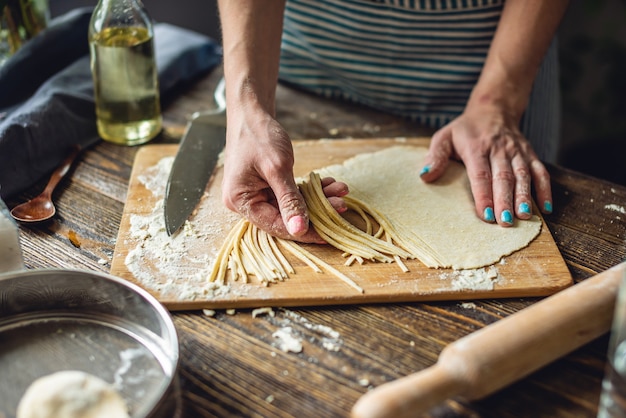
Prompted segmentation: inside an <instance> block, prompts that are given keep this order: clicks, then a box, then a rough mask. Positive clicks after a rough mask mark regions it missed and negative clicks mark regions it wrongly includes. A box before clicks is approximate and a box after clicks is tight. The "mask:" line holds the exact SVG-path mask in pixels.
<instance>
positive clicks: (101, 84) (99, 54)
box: [89, 0, 162, 145]
mask: <svg viewBox="0 0 626 418" xmlns="http://www.w3.org/2000/svg"><path fill="white" fill-rule="evenodd" d="M89 48H90V53H91V73H92V76H93V82H94V98H95V102H96V120H97V125H98V133H99V135H100V136H101V137H102V139H104V140H106V141H109V142H113V143H116V144H121V145H139V144H143V143H146V142H148V141H150V140H151V139H152V138H154V137H155V136H156V135H157V134H158V133H159V132H160V131H161V126H162V119H161V106H160V101H159V82H158V78H157V68H156V62H155V58H154V30H153V26H152V20H151V19H150V16H149V15H148V13H147V11H146V9H145V8H144V6H143V4H142V3H141V1H140V0H99V2H98V4H97V5H96V7H95V9H94V11H93V15H92V17H91V22H90V24H89Z"/></svg>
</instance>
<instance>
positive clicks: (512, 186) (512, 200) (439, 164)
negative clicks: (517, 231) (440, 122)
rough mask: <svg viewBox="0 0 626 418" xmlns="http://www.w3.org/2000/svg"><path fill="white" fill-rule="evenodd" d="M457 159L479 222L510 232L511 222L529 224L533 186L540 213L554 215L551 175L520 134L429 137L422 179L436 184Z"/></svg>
mask: <svg viewBox="0 0 626 418" xmlns="http://www.w3.org/2000/svg"><path fill="white" fill-rule="evenodd" d="M449 126H450V125H449ZM453 133H454V135H453ZM476 138H478V139H476ZM455 157H458V158H460V159H462V160H463V163H464V164H465V167H466V170H467V175H468V178H469V182H470V188H471V192H472V195H473V197H474V205H475V210H476V214H477V216H478V217H479V218H480V219H482V220H483V221H485V222H489V223H497V224H499V225H500V226H503V227H510V226H513V225H514V224H515V218H518V219H530V218H531V217H532V208H533V205H532V202H533V200H532V193H531V192H532V187H533V186H534V187H535V191H536V196H537V201H538V205H539V207H540V209H541V210H542V212H543V213H551V212H552V193H551V188H550V176H549V173H548V171H547V170H546V168H545V166H544V165H543V164H542V163H541V162H540V161H539V159H538V158H537V156H536V154H535V153H534V151H533V150H532V148H531V146H530V144H529V143H528V142H527V140H526V139H525V138H524V137H523V136H522V135H521V134H520V133H519V132H517V133H516V132H515V131H509V132H507V131H506V130H505V131H504V132H500V133H498V134H496V135H486V136H484V135H480V134H479V133H478V132H476V131H473V130H471V129H461V130H459V129H456V130H455V129H448V127H444V128H442V129H440V130H439V131H438V132H437V133H435V135H434V136H433V139H432V142H431V146H430V149H429V151H428V154H427V156H426V158H425V166H424V169H423V170H422V172H421V173H420V176H421V178H422V179H423V180H424V181H426V182H430V181H434V180H436V179H437V178H439V177H440V176H441V175H442V174H443V171H445V168H446V165H447V161H449V159H450V158H455Z"/></svg>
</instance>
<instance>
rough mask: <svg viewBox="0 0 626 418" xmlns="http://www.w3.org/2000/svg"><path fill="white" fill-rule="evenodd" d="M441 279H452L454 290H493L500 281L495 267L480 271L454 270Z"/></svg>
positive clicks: (442, 275)
mask: <svg viewBox="0 0 626 418" xmlns="http://www.w3.org/2000/svg"><path fill="white" fill-rule="evenodd" d="M439 277H440V278H441V279H452V289H454V290H493V286H494V283H497V282H498V280H500V273H499V272H498V269H497V268H496V267H495V266H490V267H482V268H479V269H468V270H453V271H451V272H449V273H442V274H440V275H439Z"/></svg>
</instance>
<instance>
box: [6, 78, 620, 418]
mask: <svg viewBox="0 0 626 418" xmlns="http://www.w3.org/2000/svg"><path fill="white" fill-rule="evenodd" d="M219 75H220V74H219V71H215V72H214V73H212V74H210V75H208V76H207V77H204V78H203V79H201V80H199V81H198V82H197V83H195V84H194V85H193V86H190V87H189V88H186V89H184V90H183V91H181V92H180V94H179V95H177V96H176V98H174V99H173V100H170V101H169V103H167V105H166V106H165V113H164V118H165V127H166V128H165V130H164V133H163V134H162V135H161V136H160V137H159V138H157V139H156V140H155V141H154V142H153V143H159V142H161V143H167V142H177V141H178V140H179V139H180V135H181V134H182V132H183V129H184V124H185V123H186V118H187V116H188V115H190V114H191V113H192V112H194V111H197V110H202V109H209V108H211V107H212V106H213V104H212V99H211V98H212V91H213V86H215V84H216V81H217V78H218V77H219ZM278 108H279V109H278V119H279V120H280V121H281V122H282V123H283V125H284V126H285V127H286V128H287V130H288V131H289V132H290V134H291V135H292V138H294V139H298V138H320V137H355V138H357V137H362V138H365V137H396V136H421V135H428V134H429V132H427V131H425V130H423V129H420V128H419V127H417V126H414V125H412V124H411V123H408V122H405V121H402V120H400V119H398V118H394V117H391V116H386V115H381V114H378V113H377V112H373V111H371V110H368V109H363V108H360V107H357V106H351V105H347V104H340V103H336V102H331V101H327V100H324V99H319V98H316V97H313V96H310V95H307V94H304V93H302V92H298V91H296V90H292V89H289V88H287V87H284V86H281V87H280V88H279V91H278ZM137 149H138V148H127V147H120V146H116V145H111V144H106V143H99V144H98V145H96V146H95V147H93V148H92V149H89V150H87V151H85V152H84V154H83V156H82V158H80V160H79V162H78V163H77V165H76V167H75V170H74V171H73V173H72V175H71V176H70V177H69V178H68V179H66V180H65V181H64V182H63V183H62V184H61V186H60V189H59V190H58V191H57V193H56V194H55V198H56V202H57V204H58V214H57V216H56V217H55V218H54V219H53V220H52V221H49V222H48V223H46V224H43V225H38V226H22V227H20V236H21V240H22V247H23V251H24V258H25V264H26V267H27V268H41V267H67V268H83V269H90V270H97V271H103V272H108V271H109V268H110V260H111V257H112V254H113V250H114V247H115V241H116V237H117V233H118V228H119V225H120V219H121V215H122V211H123V208H124V201H125V197H126V191H127V186H128V179H129V176H130V172H131V167H132V164H133V159H134V156H135V153H136V152H137ZM549 169H550V172H551V174H552V179H553V191H554V213H553V214H551V215H549V216H546V222H547V224H548V227H549V228H550V230H551V231H552V233H553V235H554V238H555V240H556V243H557V245H558V248H559V250H560V251H561V253H562V254H563V257H564V258H565V260H566V262H567V264H568V266H569V268H570V270H571V273H572V275H573V277H574V279H575V281H577V282H578V281H581V280H584V279H585V278H587V277H589V276H591V275H593V274H595V273H598V272H600V271H603V270H605V269H607V268H609V267H611V266H613V265H615V264H618V263H619V262H621V261H622V260H624V259H626V214H624V213H620V212H619V210H610V209H606V208H605V206H607V205H610V204H615V202H622V207H623V204H625V203H626V187H624V186H620V185H616V184H611V183H608V182H605V181H602V180H598V179H595V178H590V177H588V176H585V175H583V174H581V173H577V172H573V171H570V170H567V169H564V168H561V167H557V166H550V167H549ZM43 184H44V183H43V182H42V183H41V184H40V185H38V186H37V187H33V188H32V189H31V190H29V191H27V192H26V193H23V194H22V195H20V196H17V197H15V198H13V199H11V200H9V201H8V202H7V204H8V206H9V207H12V206H14V205H15V204H17V203H19V202H20V201H22V200H24V199H26V198H29V197H32V196H34V195H35V194H37V193H39V191H40V190H41V189H42V188H43ZM536 301H537V300H536V299H531V298H526V299H508V300H482V301H476V302H475V306H474V307H471V306H470V307H468V306H467V305H461V304H460V303H458V302H445V303H443V302H442V303H405V304H394V305H370V306H336V307H319V308H302V309H295V308H289V309H287V310H277V311H276V316H275V317H270V316H257V317H256V318H253V316H252V315H251V312H250V311H249V310H248V311H247V310H240V311H237V312H236V313H235V314H232V312H231V313H228V312H217V313H216V315H215V316H214V317H207V316H205V315H203V314H202V312H176V313H175V314H174V315H173V318H174V323H175V325H176V327H177V330H178V333H179V338H180V355H181V359H180V382H181V387H182V394H181V396H182V400H183V405H184V415H183V416H184V417H231V416H232V417H244V416H255V417H258V416H267V417H279V416H281V417H282V416H285V417H286V416H295V417H298V418H305V417H316V418H317V417H341V416H347V415H348V413H349V411H350V409H351V407H352V405H353V404H354V403H355V402H356V400H357V399H358V398H359V397H360V396H361V395H362V394H363V393H365V392H366V391H367V390H368V387H370V386H373V387H375V386H379V385H381V384H383V383H385V382H389V381H391V380H394V379H397V378H400V377H402V376H405V375H407V374H410V373H413V372H416V371H419V370H422V369H424V368H426V367H428V366H430V365H432V364H434V363H435V362H436V360H437V357H438V355H439V353H440V352H441V350H442V349H443V348H444V347H445V346H446V345H447V344H449V343H451V342H453V341H455V340H457V339H459V338H461V337H463V336H465V335H467V334H469V333H471V332H473V331H476V330H478V329H480V328H482V327H484V326H486V325H488V324H490V323H492V322H494V321H497V320H498V319H501V318H504V317H506V316H508V315H511V314H513V313H515V312H517V311H519V310H521V309H524V308H525V307H528V306H530V305H532V304H533V303H535V302H536ZM285 324H288V325H289V326H291V327H292V328H293V329H294V331H296V332H298V333H300V335H302V336H303V337H304V338H303V341H304V343H303V351H302V352H301V353H299V354H294V353H286V352H283V351H281V350H280V349H278V348H277V347H276V346H275V341H274V338H273V336H272V334H273V333H274V332H275V331H276V330H278V329H279V328H280V327H282V326H285ZM321 326H327V327H330V328H331V329H332V330H334V331H336V332H337V334H338V338H335V340H334V341H333V342H334V343H335V345H334V346H332V347H328V346H326V347H325V346H324V338H325V337H326V338H327V337H328V335H327V333H326V334H325V333H324V332H321V331H320V330H323V328H322V327H321ZM335 337H337V336H335ZM607 341H608V338H607V337H606V336H605V337H602V338H599V339H598V340H596V341H594V342H592V343H590V344H588V345H586V346H584V347H582V348H581V349H579V350H577V351H575V352H573V353H572V354H570V355H568V356H566V357H565V358H563V359H561V360H558V361H556V362H554V363H553V364H551V365H549V366H547V367H545V368H544V369H542V370H540V371H538V372H536V373H534V374H532V375H531V376H530V377H528V378H526V379H523V380H522V381H519V382H518V383H515V384H514V385H512V386H510V387H508V388H506V389H504V390H502V391H500V392H498V393H497V394H494V395H492V396H490V397H488V398H486V399H484V400H481V401H476V402H471V403H470V402H465V401H456V400H450V401H447V402H446V403H445V404H443V405H441V406H440V407H437V408H435V409H434V410H433V411H432V413H431V415H432V416H435V417H443V416H446V417H451V416H455V417H456V416H459V417H499V418H503V417H550V418H554V417H591V416H595V414H596V409H597V403H598V398H599V392H600V384H601V379H602V376H603V368H604V364H605V360H606V354H605V353H606V349H607ZM335 349H337V350H335ZM511 361H514V359H511Z"/></svg>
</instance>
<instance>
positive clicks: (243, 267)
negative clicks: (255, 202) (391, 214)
mask: <svg viewBox="0 0 626 418" xmlns="http://www.w3.org/2000/svg"><path fill="white" fill-rule="evenodd" d="M300 190H301V191H302V194H303V196H304V199H305V201H306V204H307V207H308V210H309V217H310V219H311V224H312V225H313V227H314V228H315V230H316V231H317V232H318V234H319V235H320V236H321V237H322V238H324V239H325V240H326V241H327V242H328V243H329V244H331V245H333V246H334V247H335V248H337V249H340V250H342V251H344V256H345V257H347V260H346V263H345V265H346V266H350V265H352V264H353V263H354V262H355V261H356V262H357V263H359V264H363V263H364V262H365V260H371V261H375V262H384V263H391V262H394V261H395V262H396V263H397V264H398V265H399V266H400V269H401V270H402V271H404V272H408V271H409V270H408V268H407V267H406V265H405V264H404V263H403V261H402V259H408V258H413V257H412V256H411V253H410V252H409V251H407V250H406V249H405V248H404V247H403V246H402V245H398V244H397V243H401V242H402V240H401V239H400V238H399V237H398V235H397V234H396V233H394V231H393V230H392V228H391V227H390V223H389V222H388V221H387V220H386V219H385V218H384V216H382V215H381V214H380V213H378V212H377V211H376V210H375V209H374V208H371V207H369V206H368V205H367V204H365V203H364V202H362V201H360V200H357V199H354V198H351V197H344V199H345V201H346V205H347V206H348V208H349V209H350V210H352V211H353V212H354V213H356V214H357V215H358V216H359V217H360V218H361V219H362V221H363V223H364V225H365V226H364V228H363V230H362V229H359V228H357V227H356V226H355V225H353V224H352V223H350V222H348V221H347V220H346V219H345V218H343V217H342V216H341V215H340V214H339V213H337V211H336V210H335V209H334V208H333V207H332V206H331V205H330V202H328V199H327V198H326V196H325V195H324V191H323V189H322V184H321V178H320V176H319V175H318V174H317V173H314V172H312V173H310V175H309V180H308V182H307V181H303V182H301V183H300ZM376 225H377V229H376V228H375V226H376ZM375 229H376V230H375ZM281 248H283V249H284V250H286V251H288V252H289V253H290V254H292V255H293V256H294V257H296V258H297V259H299V260H300V261H302V262H303V263H304V264H306V265H307V266H308V267H310V268H311V269H313V271H315V272H318V273H323V272H324V271H327V272H329V273H331V274H332V275H334V276H335V277H337V278H339V279H340V280H342V281H343V282H344V283H346V284H348V285H349V286H351V287H352V288H354V289H355V290H356V291H358V292H360V293H363V292H364V290H363V288H362V287H361V286H359V285H358V284H357V283H356V282H354V280H352V279H351V278H349V277H348V276H347V275H345V274H344V273H342V272H341V271H339V270H338V269H336V268H335V267H333V266H332V265H330V264H328V263H326V262H325V261H323V260H321V259H320V258H319V257H317V256H315V255H314V254H312V253H311V252H309V251H307V250H305V249H304V248H303V247H302V246H300V245H298V244H296V243H295V242H293V241H287V240H283V239H278V238H275V237H272V236H271V235H269V234H268V233H266V232H264V231H262V230H260V229H258V228H257V227H256V226H254V225H252V224H251V223H250V222H249V221H247V220H245V219H241V220H240V221H239V222H237V224H236V225H235V226H234V227H233V228H232V229H231V231H230V232H229V234H228V235H227V237H226V240H225V241H224V243H223V244H222V247H221V248H220V249H219V251H218V253H217V258H216V260H215V263H214V264H213V268H212V270H211V273H210V275H209V280H210V281H214V282H218V283H220V284H225V283H226V282H227V281H228V278H230V279H231V280H234V281H241V282H243V283H248V282H249V281H250V276H255V277H256V278H257V280H258V281H259V282H260V283H261V284H263V285H265V286H268V285H269V284H271V283H277V282H279V281H282V280H285V279H287V278H288V277H289V275H290V274H294V273H295V270H294V268H293V266H292V265H291V264H290V263H289V261H288V260H287V258H286V257H285V255H284V254H283V252H282V251H281Z"/></svg>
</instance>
